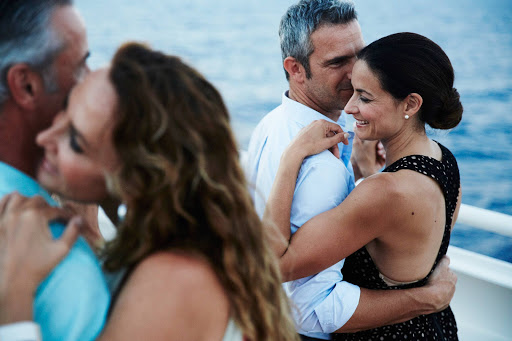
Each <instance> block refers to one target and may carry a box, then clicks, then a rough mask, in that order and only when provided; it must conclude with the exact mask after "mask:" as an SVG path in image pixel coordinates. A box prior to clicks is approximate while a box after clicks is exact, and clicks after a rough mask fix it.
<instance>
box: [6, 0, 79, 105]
mask: <svg viewBox="0 0 512 341" xmlns="http://www.w3.org/2000/svg"><path fill="white" fill-rule="evenodd" d="M72 4H73V1H72V0H0V105H1V104H3V103H4V102H5V101H6V100H7V98H9V96H10V94H9V87H8V85H7V73H8V71H9V69H10V68H11V66H13V65H14V64H19V63H25V64H27V65H29V66H30V67H31V68H32V69H33V70H34V71H37V72H39V73H40V75H41V77H42V78H43V81H44V85H45V89H46V91H47V92H55V91H57V90H58V84H57V79H56V77H57V75H56V72H55V69H54V67H53V64H54V63H53V62H54V59H55V57H57V56H58V54H59V52H60V51H62V49H63V48H64V42H63V39H62V37H59V36H58V34H57V32H55V30H54V29H53V27H52V23H51V18H52V15H53V13H54V11H55V10H56V9H57V8H59V7H61V6H67V5H72Z"/></svg>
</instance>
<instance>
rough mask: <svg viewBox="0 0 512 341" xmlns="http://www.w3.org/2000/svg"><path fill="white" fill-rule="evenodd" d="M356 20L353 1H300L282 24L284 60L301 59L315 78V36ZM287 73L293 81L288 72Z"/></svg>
mask: <svg viewBox="0 0 512 341" xmlns="http://www.w3.org/2000/svg"><path fill="white" fill-rule="evenodd" d="M352 20H357V13H356V10H355V8H354V3H352V2H351V1H342V0H300V1H299V2H298V3H297V4H295V5H292V6H291V7H290V8H288V10H287V11H286V13H285V14H284V15H283V17H282V19H281V24H280V25H279V38H280V40H281V54H282V57H283V61H284V60H285V58H286V57H293V58H295V59H297V61H298V62H299V63H301V64H302V66H303V67H304V69H305V70H306V77H307V78H311V68H310V66H309V56H311V54H312V53H313V51H314V47H313V44H312V43H311V34H312V33H313V32H314V31H315V30H316V29H317V28H318V27H320V26H321V25H324V24H331V25H336V24H348V23H349V22H351V21H352ZM284 72H285V74H286V79H287V80H290V75H289V74H288V72H287V71H286V70H284Z"/></svg>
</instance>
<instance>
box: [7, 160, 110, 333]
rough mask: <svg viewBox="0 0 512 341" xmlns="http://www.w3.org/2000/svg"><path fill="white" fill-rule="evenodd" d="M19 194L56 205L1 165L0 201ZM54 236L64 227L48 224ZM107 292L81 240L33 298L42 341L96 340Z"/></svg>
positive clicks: (21, 175) (23, 176)
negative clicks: (35, 197)
mask: <svg viewBox="0 0 512 341" xmlns="http://www.w3.org/2000/svg"><path fill="white" fill-rule="evenodd" d="M13 191H18V192H19V193H20V194H22V195H25V196H28V197H32V196H35V195H40V196H42V197H43V198H44V199H45V200H46V201H47V202H48V203H50V204H51V205H54V206H55V205H56V203H55V202H54V201H53V200H52V198H51V197H50V195H49V194H48V192H46V191H45V190H44V189H43V188H42V187H41V186H40V185H39V184H38V183H37V182H36V181H34V180H33V179H32V178H30V177H29V176H27V175H26V174H24V173H22V172H20V171H19V170H17V169H15V168H13V167H11V166H9V165H7V164H5V163H2V162H0V198H1V197H3V196H4V195H6V194H8V193H11V192H13ZM50 229H51V232H52V234H53V236H54V237H58V236H60V235H61V234H62V232H63V230H64V226H62V225H61V224H51V225H50ZM109 304H110V293H109V290H108V288H107V285H106V282H105V278H104V276H103V273H102V271H101V267H100V264H99V263H98V260H97V259H96V256H95V255H94V253H93V251H92V250H91V248H90V247H89V245H88V244H87V242H86V241H85V240H84V239H83V238H82V237H80V238H78V240H77V241H76V243H75V244H74V246H73V247H72V249H71V251H70V252H69V254H68V255H67V256H66V258H64V260H62V261H61V262H60V263H59V265H57V267H56V268H55V269H54V270H53V271H52V272H51V273H50V275H48V277H47V278H46V279H45V280H44V281H43V282H42V283H41V284H40V285H39V287H38V288H37V291H36V296H35V299H34V321H35V322H37V323H38V324H39V325H40V326H41V333H42V337H43V340H44V341H63V340H66V341H89V340H95V339H96V337H97V336H98V335H99V333H100V331H101V330H102V328H103V325H104V324H105V321H106V318H107V312H108V307H109Z"/></svg>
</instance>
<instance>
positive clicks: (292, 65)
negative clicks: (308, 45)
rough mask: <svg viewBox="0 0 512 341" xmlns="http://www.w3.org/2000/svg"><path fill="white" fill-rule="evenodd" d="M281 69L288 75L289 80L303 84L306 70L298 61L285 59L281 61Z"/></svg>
mask: <svg viewBox="0 0 512 341" xmlns="http://www.w3.org/2000/svg"><path fill="white" fill-rule="evenodd" d="M283 67H284V69H285V70H286V72H288V74H289V75H290V80H292V79H293V80H294V81H295V82H297V83H303V82H304V81H305V80H306V70H305V69H304V67H303V66H302V64H301V63H299V61H298V60H297V59H295V58H293V57H290V56H288V57H286V58H285V59H284V61H283Z"/></svg>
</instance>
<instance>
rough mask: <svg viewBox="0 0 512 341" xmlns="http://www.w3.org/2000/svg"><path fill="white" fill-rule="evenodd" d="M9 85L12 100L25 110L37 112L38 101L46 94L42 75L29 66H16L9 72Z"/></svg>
mask: <svg viewBox="0 0 512 341" xmlns="http://www.w3.org/2000/svg"><path fill="white" fill-rule="evenodd" d="M7 85H8V87H9V92H10V95H11V98H12V100H13V101H14V102H15V103H16V104H17V105H18V106H20V107H21V108H23V109H25V110H35V109H36V107H37V104H36V99H37V97H38V96H39V95H40V93H41V92H44V83H43V79H42V77H41V75H39V73H37V72H35V71H34V70H32V69H31V68H30V66H29V65H27V64H14V65H13V66H11V67H10V68H9V71H7Z"/></svg>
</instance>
